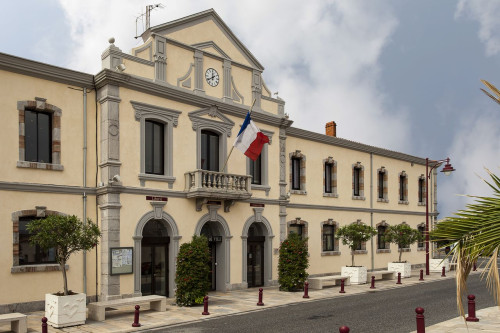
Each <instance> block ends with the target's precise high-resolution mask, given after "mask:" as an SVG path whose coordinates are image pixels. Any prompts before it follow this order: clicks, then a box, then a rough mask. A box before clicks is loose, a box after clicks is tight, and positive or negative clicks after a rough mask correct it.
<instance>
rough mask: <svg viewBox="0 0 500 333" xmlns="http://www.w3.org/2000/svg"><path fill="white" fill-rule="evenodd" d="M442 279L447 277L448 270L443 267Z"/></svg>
mask: <svg viewBox="0 0 500 333" xmlns="http://www.w3.org/2000/svg"><path fill="white" fill-rule="evenodd" d="M441 277H446V268H445V267H444V266H443V270H442V271H441Z"/></svg>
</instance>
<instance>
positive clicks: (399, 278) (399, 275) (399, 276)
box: [396, 272, 401, 284]
mask: <svg viewBox="0 0 500 333" xmlns="http://www.w3.org/2000/svg"><path fill="white" fill-rule="evenodd" d="M396 284H401V272H398V282H396Z"/></svg>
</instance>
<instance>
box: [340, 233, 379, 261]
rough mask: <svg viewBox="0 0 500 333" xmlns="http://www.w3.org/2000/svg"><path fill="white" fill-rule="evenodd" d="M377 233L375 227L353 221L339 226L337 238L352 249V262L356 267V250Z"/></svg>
mask: <svg viewBox="0 0 500 333" xmlns="http://www.w3.org/2000/svg"><path fill="white" fill-rule="evenodd" d="M376 234H377V230H375V228H372V227H370V226H368V225H366V224H362V223H353V224H349V225H345V226H343V227H341V228H339V229H338V230H337V232H336V233H335V238H337V239H342V244H344V245H347V246H349V248H350V249H351V262H352V266H353V267H354V251H356V250H357V249H358V248H359V247H360V246H361V244H363V243H364V242H366V241H368V240H370V238H372V237H373V236H375V235H376Z"/></svg>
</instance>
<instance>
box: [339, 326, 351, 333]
mask: <svg viewBox="0 0 500 333" xmlns="http://www.w3.org/2000/svg"><path fill="white" fill-rule="evenodd" d="M339 333H349V327H347V326H341V327H340V328H339Z"/></svg>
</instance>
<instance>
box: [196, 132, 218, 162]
mask: <svg viewBox="0 0 500 333" xmlns="http://www.w3.org/2000/svg"><path fill="white" fill-rule="evenodd" d="M201 169H202V170H209V171H217V172H218V171H220V170H219V135H218V134H217V133H215V132H211V131H205V130H203V131H201Z"/></svg>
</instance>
